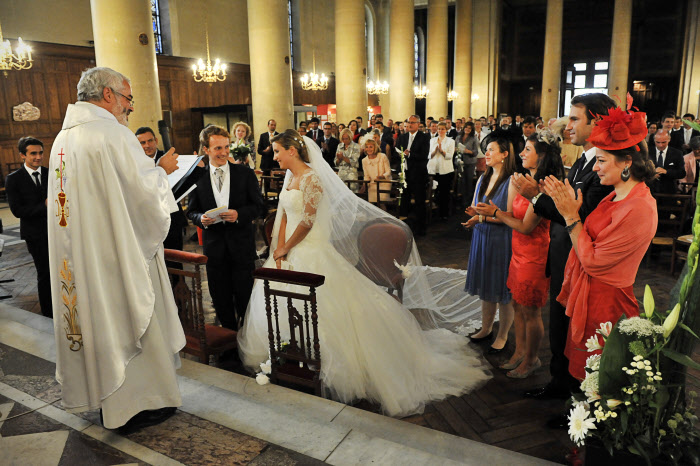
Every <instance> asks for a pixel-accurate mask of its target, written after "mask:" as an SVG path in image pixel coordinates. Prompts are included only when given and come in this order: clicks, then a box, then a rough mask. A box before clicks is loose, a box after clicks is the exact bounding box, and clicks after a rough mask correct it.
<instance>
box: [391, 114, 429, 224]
mask: <svg viewBox="0 0 700 466" xmlns="http://www.w3.org/2000/svg"><path fill="white" fill-rule="evenodd" d="M419 123H420V117H419V116H418V115H411V116H410V117H409V118H408V131H407V132H406V133H404V134H402V135H401V136H399V138H398V140H397V141H396V147H398V148H401V149H403V153H404V157H405V158H406V164H407V165H406V183H407V184H408V187H407V188H405V189H404V191H403V195H402V197H401V215H404V216H405V215H407V213H408V209H409V206H410V205H411V197H412V198H413V200H414V201H415V205H414V207H413V209H414V214H415V217H416V221H415V224H414V226H413V233H414V234H415V235H417V236H424V235H425V195H426V186H427V184H428V151H429V150H430V136H429V135H427V134H425V133H422V132H420V131H418V124H419Z"/></svg>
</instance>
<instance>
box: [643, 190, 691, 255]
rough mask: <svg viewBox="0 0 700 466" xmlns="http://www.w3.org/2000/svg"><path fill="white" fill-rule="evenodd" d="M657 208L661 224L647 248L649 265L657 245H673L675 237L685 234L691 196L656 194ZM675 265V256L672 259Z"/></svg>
mask: <svg viewBox="0 0 700 466" xmlns="http://www.w3.org/2000/svg"><path fill="white" fill-rule="evenodd" d="M654 199H656V209H657V212H658V215H659V224H658V227H657V229H656V235H655V236H654V238H653V239H652V240H651V244H650V245H649V249H648V250H647V254H646V256H647V265H649V263H650V261H651V252H652V249H653V248H654V247H655V246H656V247H671V248H672V247H673V243H674V240H675V238H678V237H679V236H681V235H683V234H684V233H686V232H684V231H683V228H684V225H685V223H686V220H687V218H688V207H689V206H690V202H691V196H690V195H689V194H661V193H656V194H654ZM671 266H672V267H673V258H672V260H671Z"/></svg>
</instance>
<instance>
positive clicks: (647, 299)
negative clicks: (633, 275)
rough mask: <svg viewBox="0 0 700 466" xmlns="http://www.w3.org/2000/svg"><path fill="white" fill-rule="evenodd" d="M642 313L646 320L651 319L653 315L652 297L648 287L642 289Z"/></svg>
mask: <svg viewBox="0 0 700 466" xmlns="http://www.w3.org/2000/svg"><path fill="white" fill-rule="evenodd" d="M644 313H645V314H646V316H647V319H651V316H652V315H654V295H653V294H652V293H651V287H650V286H649V285H647V286H645V287H644Z"/></svg>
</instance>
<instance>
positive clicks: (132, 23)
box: [90, 0, 163, 132]
mask: <svg viewBox="0 0 700 466" xmlns="http://www.w3.org/2000/svg"><path fill="white" fill-rule="evenodd" d="M90 10H91V13H92V30H93V36H94V38H95V63H96V65H97V66H106V67H109V68H112V69H114V70H116V71H119V72H120V73H122V74H123V75H125V76H126V77H128V78H129V79H130V80H131V93H132V95H133V96H134V100H135V102H136V106H135V109H134V113H132V114H131V115H130V116H129V127H130V128H131V129H133V130H136V128H139V127H141V126H150V127H151V128H153V130H154V131H156V132H157V131H158V120H161V119H162V118H163V111H162V108H161V104H160V83H159V81H158V65H157V63H156V48H155V44H154V41H153V26H152V24H151V8H150V3H149V2H146V1H143V0H90ZM143 42H146V43H145V44H143Z"/></svg>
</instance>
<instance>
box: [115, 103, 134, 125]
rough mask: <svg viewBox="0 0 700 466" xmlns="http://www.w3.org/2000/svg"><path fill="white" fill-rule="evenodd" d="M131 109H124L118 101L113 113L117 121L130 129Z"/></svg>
mask: <svg viewBox="0 0 700 466" xmlns="http://www.w3.org/2000/svg"><path fill="white" fill-rule="evenodd" d="M129 113H131V112H130V111H129V109H128V108H127V107H124V106H123V105H122V104H121V102H119V100H117V106H116V107H115V108H114V110H113V111H112V114H113V115H114V117H115V118H116V119H117V121H118V122H119V123H120V124H122V125H124V126H126V127H128V126H129Z"/></svg>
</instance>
